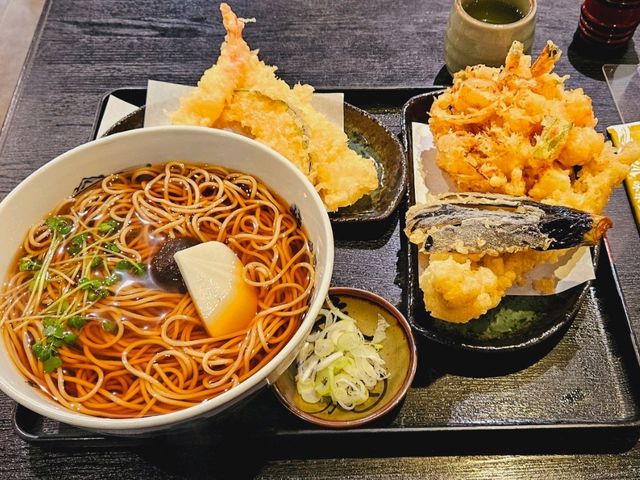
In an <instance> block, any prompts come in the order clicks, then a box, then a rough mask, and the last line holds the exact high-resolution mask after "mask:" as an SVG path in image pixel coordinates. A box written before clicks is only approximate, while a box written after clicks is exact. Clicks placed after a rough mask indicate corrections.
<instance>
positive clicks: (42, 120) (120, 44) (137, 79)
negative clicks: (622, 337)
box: [0, 0, 640, 480]
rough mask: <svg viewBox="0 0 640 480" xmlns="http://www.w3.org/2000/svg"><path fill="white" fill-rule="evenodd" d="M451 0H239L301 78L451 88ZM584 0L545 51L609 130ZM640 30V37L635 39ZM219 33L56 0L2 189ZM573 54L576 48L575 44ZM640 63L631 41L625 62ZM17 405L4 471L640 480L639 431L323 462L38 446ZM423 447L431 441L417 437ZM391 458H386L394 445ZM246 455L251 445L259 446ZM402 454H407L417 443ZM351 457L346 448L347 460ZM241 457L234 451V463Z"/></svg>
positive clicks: (174, 15) (2, 144)
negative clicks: (120, 91)
mask: <svg viewBox="0 0 640 480" xmlns="http://www.w3.org/2000/svg"><path fill="white" fill-rule="evenodd" d="M451 1H452V0H431V1H428V2H427V1H421V0H398V1H395V2H382V1H379V0H375V1H370V2H358V1H354V0H352V1H330V0H327V1H321V2H318V1H314V0H305V1H297V2H287V1H284V0H271V1H269V2H249V1H240V0H239V1H236V2H233V5H232V6H233V7H234V9H235V10H236V12H237V13H238V14H239V15H240V16H245V17H256V18H257V19H258V22H259V23H258V24H257V25H251V26H250V27H248V28H247V34H246V37H247V39H248V42H249V44H250V45H251V46H252V47H253V48H259V49H260V52H261V57H262V58H263V59H264V60H266V61H267V63H270V64H274V65H278V66H279V74H280V75H281V77H282V78H283V79H285V80H287V81H288V82H289V83H293V82H296V81H301V82H308V83H311V84H313V85H315V86H403V87H422V86H429V85H432V84H439V83H441V82H442V81H445V80H446V79H447V76H446V74H443V56H442V49H443V35H444V29H445V25H446V20H447V15H448V10H449V7H450V4H451ZM579 3H580V2H578V1H577V0H573V1H567V0H545V1H541V2H540V5H539V7H538V21H537V32H536V41H535V45H534V51H537V50H539V49H540V48H541V46H542V45H543V44H544V42H545V41H546V40H547V39H553V40H554V41H555V42H556V43H557V44H558V45H559V46H560V47H561V48H562V50H563V51H564V52H565V54H564V55H563V57H562V60H561V61H560V62H559V64H558V67H557V71H558V72H559V73H561V74H570V75H571V80H570V81H569V86H571V87H576V86H580V87H583V88H584V89H585V91H586V92H587V93H588V94H589V95H590V96H591V97H592V98H593V105H594V109H595V112H596V115H597V116H598V118H599V121H600V122H599V125H600V128H603V127H604V126H606V125H610V124H614V123H618V117H617V114H616V111H615V109H614V107H613V105H612V101H611V97H610V94H609V91H608V89H607V86H606V84H605V82H604V79H603V76H602V73H601V66H602V63H603V61H602V60H597V59H591V58H587V57H584V56H582V55H580V54H578V53H575V52H573V51H572V50H570V49H569V48H568V47H569V45H570V43H571V41H572V35H573V32H574V30H575V27H576V25H577V22H578V15H579ZM635 38H636V39H638V38H640V37H639V35H638V34H636V36H635ZM221 40H222V29H221V25H220V21H219V16H218V13H217V10H216V8H214V6H213V5H212V3H211V1H210V0H188V1H173V2H172V1H169V0H139V1H135V2H131V1H123V0H111V1H106V0H105V1H101V0H75V1H74V0H55V1H54V0H51V1H49V2H47V4H46V6H45V8H44V12H43V15H42V19H41V21H40V24H39V27H38V30H37V32H36V35H35V37H34V41H33V44H32V47H31V51H30V54H29V56H28V58H27V62H26V66H25V69H24V72H23V74H22V77H21V79H20V82H19V85H18V88H17V91H16V96H15V99H14V102H13V104H12V107H11V109H10V112H9V114H8V117H7V121H6V123H5V125H4V128H3V130H2V134H1V136H0V148H1V150H0V162H1V166H2V171H3V175H2V177H1V178H0V195H1V196H4V195H6V194H7V193H8V192H9V191H10V190H11V189H12V188H13V187H15V186H16V185H17V184H18V183H19V182H20V181H21V180H22V179H23V178H24V177H25V176H26V175H27V174H29V173H30V172H31V171H33V170H34V169H35V168H37V167H39V166H40V165H42V164H44V163H45V162H47V161H48V160H50V159H51V158H53V157H55V156H56V155H58V154H60V153H62V152H64V151H65V150H68V149H70V148H72V147H74V146H76V145H78V144H80V143H82V142H84V141H86V140H88V139H89V136H90V133H91V126H92V123H93V120H94V115H95V111H96V107H97V104H98V102H99V100H100V98H101V96H102V95H103V94H104V93H105V92H106V91H108V90H111V89H114V88H118V87H123V86H144V85H145V84H146V81H147V79H148V78H154V79H159V80H165V81H173V82H178V83H186V84H193V83H194V82H195V81H196V80H197V79H198V77H199V75H200V73H201V72H202V71H203V70H204V69H205V68H206V67H208V66H209V65H210V64H211V63H212V62H213V61H214V59H215V58H216V56H217V49H218V47H219V44H220V42H221ZM567 52H568V54H567ZM607 62H608V63H637V62H638V57H637V55H636V52H635V47H634V45H633V44H632V45H631V47H630V49H629V51H628V52H627V53H626V54H625V55H624V57H623V58H622V59H608V60H607ZM607 213H608V214H609V215H610V216H612V217H613V218H614V220H615V228H614V229H613V231H612V232H611V234H610V235H609V240H610V245H611V249H612V252H613V255H614V256H615V261H616V266H617V270H618V275H619V278H620V282H621V286H622V289H623V292H624V295H625V298H626V302H627V306H628V308H629V312H630V315H631V320H632V323H633V324H634V327H635V328H636V331H640V282H639V279H640V275H639V274H638V267H637V263H638V262H637V256H638V252H640V239H639V238H638V230H637V228H636V225H635V223H634V220H633V217H632V215H631V212H630V208H629V204H628V200H627V197H626V194H625V191H624V189H618V190H617V191H616V192H615V194H614V195H613V197H612V199H611V201H610V204H609V206H608V209H607ZM12 409H13V402H11V401H10V400H9V399H7V397H5V396H0V444H1V445H2V448H1V449H0V477H2V478H58V479H65V480H71V479H74V478H102V479H108V478H117V479H126V478H154V479H159V478H179V477H184V476H186V477H200V476H202V477H204V476H205V475H206V476H207V477H209V476H212V477H213V476H219V477H221V478H228V477H236V478H237V477H243V476H252V477H257V478H282V477H293V478H297V477H299V478H362V477H368V478H386V477H394V478H412V477H420V476H427V475H428V476H430V477H432V478H490V477H491V478H493V477H495V478H498V477H509V478H542V477H545V478H616V479H619V478H639V477H640V443H638V436H639V433H638V432H637V431H625V432H622V433H616V434H614V435H609V436H603V437H602V438H593V437H588V436H585V437H580V436H579V435H578V436H567V437H566V442H563V437H561V436H560V437H559V440H558V441H557V442H553V444H552V446H549V445H547V444H541V443H540V442H538V441H537V439H536V437H535V436H529V437H526V436H525V437H519V438H518V439H514V440H512V439H511V438H509V437H500V436H493V437H491V438H478V437H477V436H472V435H469V436H465V435H457V436H455V437H454V438H442V437H438V436H429V437H424V438H421V437H418V438H416V437H412V440H410V441H411V442H412V444H410V445H407V449H406V450H403V449H402V448H398V446H397V445H395V446H394V448H391V447H392V446H391V445H388V447H390V449H389V450H387V448H386V447H387V446H385V445H374V443H375V439H372V444H371V445H370V446H367V445H364V446H362V445H360V446H354V448H353V449H351V450H348V451H345V453H344V455H342V454H340V452H338V453H337V454H332V455H331V456H335V457H337V458H326V456H327V455H326V454H325V455H324V457H325V458H323V455H322V453H321V454H320V457H319V458H318V454H317V452H314V451H305V450H304V448H300V449H299V451H297V453H296V454H295V457H294V458H291V457H292V456H293V454H291V455H288V452H287V451H278V449H277V448H271V449H268V452H269V453H266V454H261V453H260V452H261V451H264V448H263V447H261V445H249V446H247V449H246V450H245V451H244V452H224V455H221V452H220V451H217V452H216V451H211V449H210V448H208V447H207V445H201V446H195V447H188V448H186V447H184V446H181V445H179V444H174V443H172V442H171V441H162V442H150V443H148V444H145V446H143V447H135V448H126V447H122V448H110V449H93V450H92V449H84V448H80V447H77V448H74V449H71V450H55V449H54V450H49V449H42V448H40V447H37V446H33V445H30V444H28V443H26V442H24V441H22V440H21V439H20V438H18V437H17V436H16V434H15V433H14V431H13V430H12V427H11V415H12ZM416 441H418V442H419V443H417V444H416ZM386 451H389V452H391V454H390V455H385V452H386ZM249 452H252V453H251V454H249ZM405 452H406V453H405ZM234 453H235V454H234ZM343 456H344V457H349V458H340V457H343ZM232 459H233V460H232Z"/></svg>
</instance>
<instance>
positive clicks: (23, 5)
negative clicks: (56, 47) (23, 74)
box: [0, 0, 44, 126]
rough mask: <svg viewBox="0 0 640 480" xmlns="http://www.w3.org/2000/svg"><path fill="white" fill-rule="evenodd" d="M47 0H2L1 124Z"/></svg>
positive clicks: (0, 2) (0, 15)
mask: <svg viewBox="0 0 640 480" xmlns="http://www.w3.org/2000/svg"><path fill="white" fill-rule="evenodd" d="M43 4H44V0H0V126H1V125H2V123H3V122H4V118H5V115H6V113H7V109H8V108H9V104H10V103H11V97H12V96H13V91H14V89H15V86H16V82H17V80H18V77H19V75H20V70H21V69H22V65H23V64H24V60H25V56H26V54H27V50H28V49H29V44H30V43H31V39H32V38H33V33H34V30H35V27H36V24H37V23H38V18H40V13H41V12H42V6H43Z"/></svg>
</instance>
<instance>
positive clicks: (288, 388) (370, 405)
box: [274, 288, 417, 428]
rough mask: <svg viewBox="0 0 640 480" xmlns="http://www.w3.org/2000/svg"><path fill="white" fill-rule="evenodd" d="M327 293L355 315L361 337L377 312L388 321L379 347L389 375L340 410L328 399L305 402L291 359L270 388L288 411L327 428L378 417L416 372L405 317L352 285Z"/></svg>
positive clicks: (368, 331)
mask: <svg viewBox="0 0 640 480" xmlns="http://www.w3.org/2000/svg"><path fill="white" fill-rule="evenodd" d="M329 295H330V298H331V299H332V301H333V303H334V305H335V306H337V307H338V308H340V310H342V311H343V312H346V313H347V314H348V315H350V316H351V317H353V318H354V319H356V321H357V322H358V327H359V328H360V330H361V331H362V333H363V334H364V335H365V337H366V336H372V335H373V332H374V331H375V329H376V326H377V324H378V314H381V315H382V316H383V317H384V318H385V320H386V321H387V322H388V323H389V328H387V330H386V332H385V333H386V338H385V340H384V342H383V346H382V349H381V350H380V351H379V353H380V356H381V357H382V359H383V360H384V361H385V365H386V367H387V369H388V371H389V378H387V379H385V380H381V381H379V382H378V384H377V385H376V387H375V388H374V389H373V390H372V391H371V392H370V397H369V399H368V400H367V401H366V402H365V403H363V404H362V405H359V406H357V407H356V408H354V409H353V410H344V409H342V408H340V407H339V406H336V405H335V404H333V403H331V401H330V400H328V399H325V400H322V401H320V402H318V403H315V404H312V403H307V402H305V401H304V400H303V399H302V398H301V397H300V395H299V394H298V392H297V391H296V385H295V375H296V364H295V362H294V363H293V364H292V365H291V367H289V369H288V370H287V371H286V372H285V373H284V374H283V375H282V376H281V377H280V378H279V379H278V381H277V382H276V383H275V384H274V390H275V392H276V395H277V396H278V398H279V399H280V401H282V403H283V404H284V405H285V406H286V407H287V408H288V409H289V410H290V411H291V412H292V413H294V414H295V415H297V416H298V417H300V418H302V419H304V420H307V421H308V422H311V423H314V424H316V425H321V426H324V427H329V428H351V427H356V426H359V425H363V424H365V423H368V422H371V421H373V420H376V419H378V418H380V417H382V416H383V415H385V414H386V413H388V412H389V411H391V410H393V409H394V407H396V406H397V405H398V404H399V403H400V401H401V400H402V399H403V398H404V396H405V394H406V392H407V390H408V389H409V386H410V385H411V382H412V381H413V377H414V375H415V372H416V365H417V357H416V346H415V342H414V339H413V335H412V333H411V327H410V325H409V323H408V322H407V320H406V319H405V318H404V316H403V315H402V314H401V313H400V312H399V311H398V310H397V309H396V308H395V307H394V306H393V305H391V304H390V303H389V302H387V301H386V300H384V299H383V298H382V297H380V296H378V295H374V294H372V293H370V292H366V291H364V290H358V289H355V288H330V289H329ZM314 328H315V327H314Z"/></svg>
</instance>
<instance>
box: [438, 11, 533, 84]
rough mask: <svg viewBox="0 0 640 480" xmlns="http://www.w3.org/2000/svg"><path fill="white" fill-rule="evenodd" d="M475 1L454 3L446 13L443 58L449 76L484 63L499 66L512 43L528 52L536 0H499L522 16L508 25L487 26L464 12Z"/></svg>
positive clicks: (530, 44) (531, 39)
mask: <svg viewBox="0 0 640 480" xmlns="http://www.w3.org/2000/svg"><path fill="white" fill-rule="evenodd" d="M474 1H475V0H454V2H453V6H452V7H451V13H450V14H449V22H448V25H447V34H446V37H445V47H444V57H445V63H446V66H447V70H448V71H449V73H450V74H451V75H453V74H454V73H455V72H457V71H459V70H462V69H464V68H465V67H467V66H469V65H477V64H484V65H487V66H491V67H499V66H501V65H503V64H504V59H505V57H506V55H507V52H508V51H509V47H511V44H512V43H513V41H514V40H518V41H520V42H522V43H523V44H524V50H525V53H527V54H529V53H531V46H532V45H533V37H534V32H535V18H536V8H537V6H536V0H501V2H502V3H506V4H509V5H511V6H513V7H515V8H517V9H518V10H519V11H520V12H522V13H523V15H524V16H523V17H522V18H520V19H519V20H517V21H515V22H512V23H503V24H496V23H488V22H484V21H481V20H478V19H476V18H474V17H472V16H471V15H470V14H469V13H467V10H465V7H466V8H469V7H470V5H471V4H472V3H473V2H474Z"/></svg>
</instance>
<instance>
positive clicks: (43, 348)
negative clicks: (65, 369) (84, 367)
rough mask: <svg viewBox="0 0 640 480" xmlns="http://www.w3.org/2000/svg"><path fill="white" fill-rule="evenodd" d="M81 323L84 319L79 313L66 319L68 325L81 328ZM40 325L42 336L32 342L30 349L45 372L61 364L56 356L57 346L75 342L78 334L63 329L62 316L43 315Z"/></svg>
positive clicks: (49, 371) (51, 370)
mask: <svg viewBox="0 0 640 480" xmlns="http://www.w3.org/2000/svg"><path fill="white" fill-rule="evenodd" d="M83 325H84V319H83V318H82V317H80V316H79V315H74V316H73V317H71V318H69V319H68V320H67V326H68V327H72V328H82V326H83ZM42 326H43V329H42V333H43V335H44V338H43V339H42V340H40V341H39V342H36V343H34V344H33V346H32V347H31V351H32V352H33V354H34V355H35V357H36V358H37V359H38V360H40V361H41V362H42V364H43V367H44V371H45V373H51V372H53V371H54V370H55V369H56V368H58V367H60V366H62V360H61V359H60V357H59V356H58V348H60V347H61V346H63V345H73V344H74V343H76V340H78V334H77V333H74V332H71V331H69V330H67V329H65V325H64V321H63V319H62V318H57V317H44V318H43V319H42Z"/></svg>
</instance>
